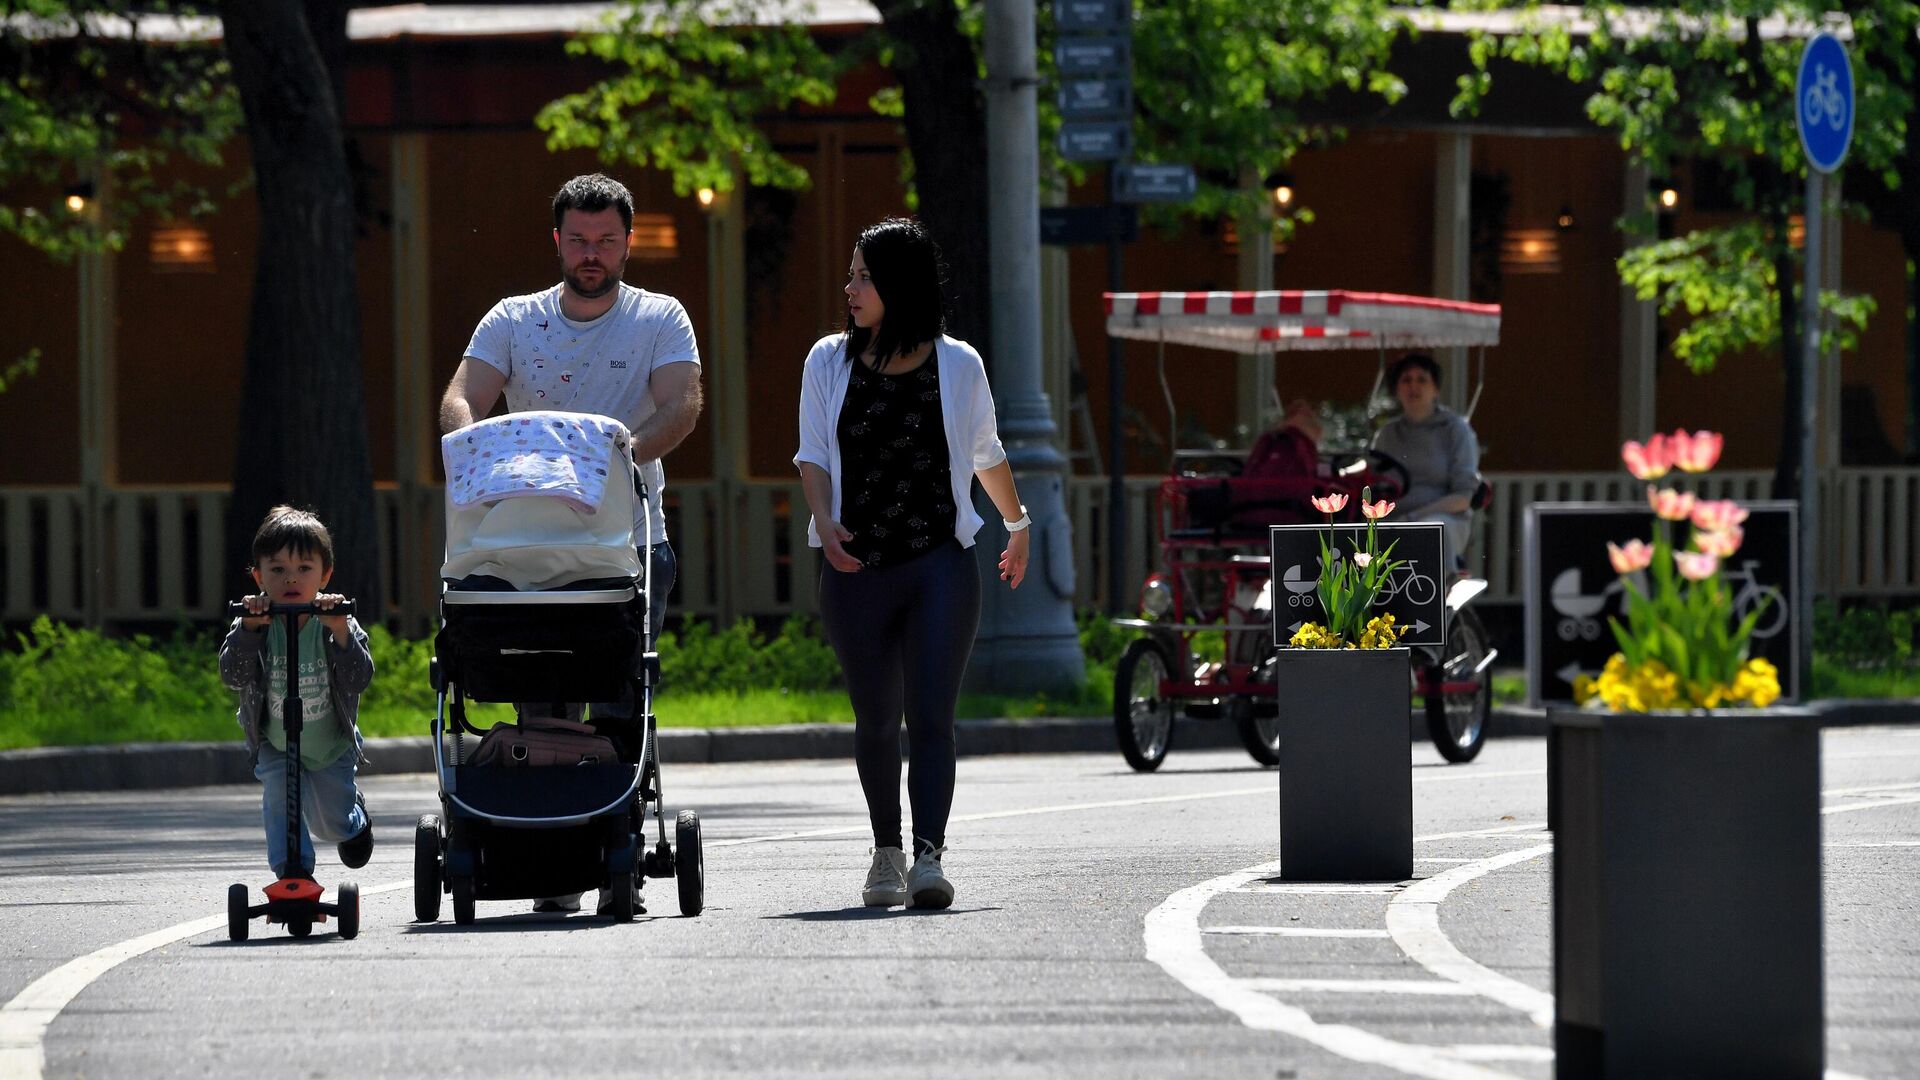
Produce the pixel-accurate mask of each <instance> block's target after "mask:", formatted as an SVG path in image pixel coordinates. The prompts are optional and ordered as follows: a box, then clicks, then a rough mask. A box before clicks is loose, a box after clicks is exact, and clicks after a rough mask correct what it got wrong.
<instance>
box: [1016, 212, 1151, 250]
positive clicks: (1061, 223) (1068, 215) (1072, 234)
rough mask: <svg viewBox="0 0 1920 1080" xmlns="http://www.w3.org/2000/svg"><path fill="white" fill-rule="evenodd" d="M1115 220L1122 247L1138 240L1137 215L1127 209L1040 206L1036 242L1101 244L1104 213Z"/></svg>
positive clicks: (1105, 217) (1138, 215)
mask: <svg viewBox="0 0 1920 1080" xmlns="http://www.w3.org/2000/svg"><path fill="white" fill-rule="evenodd" d="M1109 209H1111V210H1112V216H1113V217H1115V218H1118V219H1119V224H1120V236H1119V240H1120V242H1121V243H1123V244H1131V243H1133V242H1134V241H1135V240H1138V239H1140V212H1139V211H1138V210H1136V209H1134V208H1133V207H1131V206H1114V207H1106V206H1043V207H1041V208H1040V242H1041V243H1043V244H1056V245H1062V246H1064V245H1068V244H1104V243H1106V242H1107V228H1108V224H1107V223H1108V210H1109Z"/></svg>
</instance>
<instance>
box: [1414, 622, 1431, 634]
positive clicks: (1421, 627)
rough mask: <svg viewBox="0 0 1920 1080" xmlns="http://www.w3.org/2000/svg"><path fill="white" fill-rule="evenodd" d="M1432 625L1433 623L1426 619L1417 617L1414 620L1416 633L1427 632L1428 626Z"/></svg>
mask: <svg viewBox="0 0 1920 1080" xmlns="http://www.w3.org/2000/svg"><path fill="white" fill-rule="evenodd" d="M1431 625H1432V624H1431V623H1429V622H1427V620H1425V619H1415V620H1413V632H1414V633H1416V634H1424V633H1426V632H1427V627H1428V626H1431Z"/></svg>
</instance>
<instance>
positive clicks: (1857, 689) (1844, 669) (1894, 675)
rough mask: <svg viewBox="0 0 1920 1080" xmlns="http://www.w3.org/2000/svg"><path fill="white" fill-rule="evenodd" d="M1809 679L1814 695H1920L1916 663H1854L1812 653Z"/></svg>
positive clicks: (1918, 670) (1876, 696) (1884, 696)
mask: <svg viewBox="0 0 1920 1080" xmlns="http://www.w3.org/2000/svg"><path fill="white" fill-rule="evenodd" d="M1809 682H1810V684H1811V686H1812V691H1813V692H1812V695H1811V696H1812V697H1815V698H1907V697H1920V666H1911V665H1887V666H1871V667H1855V666H1852V665H1848V664H1838V663H1835V662H1833V661H1831V660H1828V659H1827V658H1826V657H1823V656H1816V657H1814V658H1813V678H1812V679H1810V680H1809Z"/></svg>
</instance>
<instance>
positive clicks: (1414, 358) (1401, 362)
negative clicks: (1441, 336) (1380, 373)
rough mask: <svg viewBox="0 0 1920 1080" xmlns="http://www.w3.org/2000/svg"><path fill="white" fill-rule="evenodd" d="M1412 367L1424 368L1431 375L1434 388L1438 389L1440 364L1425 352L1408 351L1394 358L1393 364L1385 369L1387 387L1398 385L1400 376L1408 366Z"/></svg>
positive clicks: (1405, 371) (1391, 387)
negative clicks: (1396, 358) (1398, 357)
mask: <svg viewBox="0 0 1920 1080" xmlns="http://www.w3.org/2000/svg"><path fill="white" fill-rule="evenodd" d="M1414 367H1417V368H1425V369H1426V370H1427V374H1428V375H1431V376H1433V387H1434V389H1436V390H1438V389H1439V388H1440V365H1439V364H1437V363H1435V362H1434V359H1433V357H1431V356H1428V355H1427V354H1426V353H1423V352H1417V353H1408V354H1407V355H1405V356H1403V357H1401V358H1400V359H1398V360H1395V361H1394V362H1393V366H1392V367H1389V368H1388V369H1387V389H1389V390H1391V389H1393V388H1394V387H1395V386H1398V385H1400V376H1402V375H1405V374H1406V373H1407V369H1408V368H1414Z"/></svg>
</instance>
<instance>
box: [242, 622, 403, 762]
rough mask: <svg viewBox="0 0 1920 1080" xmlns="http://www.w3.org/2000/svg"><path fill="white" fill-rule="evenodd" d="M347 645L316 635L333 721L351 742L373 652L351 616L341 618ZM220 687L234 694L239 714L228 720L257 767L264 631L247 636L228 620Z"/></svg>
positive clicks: (264, 679)
mask: <svg viewBox="0 0 1920 1080" xmlns="http://www.w3.org/2000/svg"><path fill="white" fill-rule="evenodd" d="M347 637H348V640H347V644H345V645H340V644H336V643H335V642H334V640H333V635H332V634H328V633H322V634H321V635H320V638H321V640H322V641H324V642H326V644H325V645H324V646H323V648H324V649H325V650H326V654H327V689H328V691H329V693H330V695H331V696H332V698H333V718H334V721H335V722H336V723H338V724H339V725H340V733H341V734H342V735H345V736H347V737H348V738H352V736H353V731H354V726H355V725H356V724H357V723H358V721H359V718H360V692H361V691H363V690H365V689H366V688H367V686H368V685H369V684H370V683H372V682H373V652H372V650H370V649H369V648H367V632H366V631H365V630H362V629H360V623H359V622H358V621H357V620H355V619H354V617H353V616H351V615H349V616H347ZM220 681H221V682H223V683H225V684H226V685H227V689H229V690H237V691H239V692H240V709H239V711H238V712H237V713H235V715H234V719H236V720H238V721H239V723H240V730H241V731H243V732H245V733H246V736H247V757H248V758H250V759H252V760H255V761H258V760H259V756H260V743H261V740H262V737H263V736H262V734H261V732H262V730H263V728H262V724H263V722H264V721H265V719H266V715H267V631H266V628H265V627H262V628H261V629H259V630H249V629H247V628H246V627H244V626H242V625H240V620H239V619H235V620H233V625H232V626H231V627H229V628H228V629H227V638H226V640H225V641H222V642H221V643H220Z"/></svg>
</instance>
